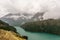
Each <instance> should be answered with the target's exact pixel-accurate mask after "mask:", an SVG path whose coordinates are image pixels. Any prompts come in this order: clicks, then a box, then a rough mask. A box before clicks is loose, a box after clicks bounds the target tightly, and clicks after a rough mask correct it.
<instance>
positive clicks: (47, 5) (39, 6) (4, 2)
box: [0, 0, 60, 18]
mask: <svg viewBox="0 0 60 40" xmlns="http://www.w3.org/2000/svg"><path fill="white" fill-rule="evenodd" d="M0 6H3V7H2V8H5V9H8V8H12V9H10V10H13V9H14V8H15V9H14V11H15V10H18V11H19V12H27V13H31V14H32V13H35V12H41V11H46V10H48V11H47V13H46V14H45V15H44V18H56V17H60V10H59V9H60V0H0ZM57 10H58V11H57ZM14 11H13V12H14ZM2 14H3V13H1V14H0V15H2ZM5 14H6V13H5Z"/></svg>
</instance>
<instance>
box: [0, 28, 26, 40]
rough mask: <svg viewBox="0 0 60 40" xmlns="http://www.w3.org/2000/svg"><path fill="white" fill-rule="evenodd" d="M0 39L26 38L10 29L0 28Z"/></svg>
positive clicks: (22, 39) (21, 39) (19, 39)
mask: <svg viewBox="0 0 60 40" xmlns="http://www.w3.org/2000/svg"><path fill="white" fill-rule="evenodd" d="M0 40H26V39H25V38H23V37H22V36H20V35H19V34H16V33H15V32H12V31H6V30H3V29H0Z"/></svg>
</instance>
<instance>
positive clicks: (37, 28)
mask: <svg viewBox="0 0 60 40" xmlns="http://www.w3.org/2000/svg"><path fill="white" fill-rule="evenodd" d="M21 27H22V28H23V29H25V30H26V31H30V32H46V33H52V34H60V19H48V20H42V21H36V22H28V23H25V24H23V25H22V26H21Z"/></svg>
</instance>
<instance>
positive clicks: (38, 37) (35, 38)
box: [15, 27, 60, 40]
mask: <svg viewBox="0 0 60 40" xmlns="http://www.w3.org/2000/svg"><path fill="white" fill-rule="evenodd" d="M15 28H16V29H17V32H18V33H20V34H21V35H26V36H28V40H60V36H58V35H53V34H48V33H32V32H26V31H24V30H23V29H22V28H20V27H15Z"/></svg>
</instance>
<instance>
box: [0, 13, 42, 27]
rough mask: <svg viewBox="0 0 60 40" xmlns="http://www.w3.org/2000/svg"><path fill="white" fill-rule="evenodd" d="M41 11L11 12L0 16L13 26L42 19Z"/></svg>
mask: <svg viewBox="0 0 60 40" xmlns="http://www.w3.org/2000/svg"><path fill="white" fill-rule="evenodd" d="M40 15H41V14H40V13H35V14H28V13H9V14H8V15H5V16H3V17H2V18H0V19H1V20H3V21H5V22H7V23H9V24H10V25H13V26H20V25H22V24H24V23H26V22H31V21H37V20H40V18H39V17H40Z"/></svg>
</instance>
